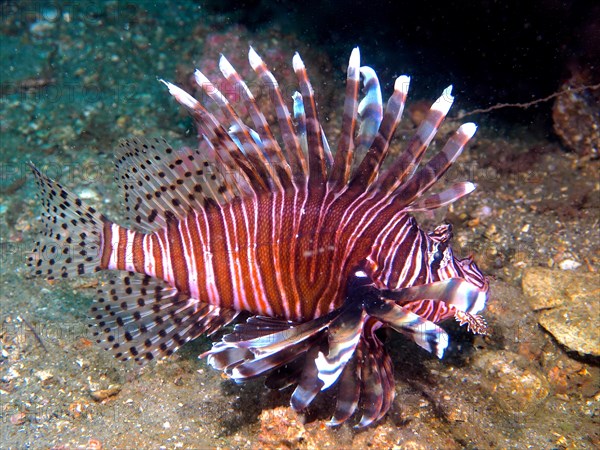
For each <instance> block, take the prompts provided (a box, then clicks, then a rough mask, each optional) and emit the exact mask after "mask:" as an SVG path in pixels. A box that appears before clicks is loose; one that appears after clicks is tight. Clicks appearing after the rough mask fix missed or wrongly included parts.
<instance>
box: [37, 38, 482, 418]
mask: <svg viewBox="0 0 600 450" xmlns="http://www.w3.org/2000/svg"><path fill="white" fill-rule="evenodd" d="M249 59H250V64H251V66H252V68H253V69H254V70H255V71H256V73H257V75H258V77H259V78H260V80H261V81H262V82H263V83H265V84H266V85H268V86H269V88H270V92H271V95H272V102H273V104H274V107H275V113H276V117H277V121H278V127H279V130H280V141H278V140H277V139H276V138H275V136H274V133H273V131H272V130H271V127H270V125H269V124H268V122H267V120H266V118H265V116H264V115H263V113H262V112H261V110H260V109H259V108H258V107H257V105H256V102H255V100H254V97H253V96H252V94H251V92H250V91H249V89H248V88H247V86H246V85H245V83H244V82H243V81H242V80H241V78H240V76H239V75H238V74H237V72H236V71H235V70H234V69H233V67H231V65H230V64H229V63H228V62H227V60H226V59H225V58H224V57H222V58H221V61H220V68H221V71H222V73H223V76H224V77H225V78H226V79H227V81H228V82H230V83H232V84H233V85H234V86H236V88H237V89H239V91H240V93H241V94H242V98H243V102H244V106H245V107H246V108H247V110H248V111H249V114H250V117H251V119H252V122H253V124H254V129H252V128H250V127H248V126H247V125H246V124H245V123H244V122H243V121H242V119H240V117H239V116H238V114H237V113H236V111H235V109H234V108H233V106H232V105H231V104H230V103H229V102H228V100H227V99H226V97H225V96H224V95H223V94H221V92H219V90H218V89H217V87H216V86H214V85H213V84H212V83H210V81H208V79H207V78H206V77H205V76H204V75H203V74H202V73H201V72H199V71H197V72H196V81H197V82H198V84H199V85H200V87H202V89H203V90H204V92H205V93H206V94H207V96H209V97H210V98H211V99H212V101H213V102H214V103H216V105H217V106H218V109H219V113H218V114H220V116H219V117H217V116H216V115H215V114H213V113H211V112H209V110H208V109H206V108H205V107H204V106H203V105H202V104H201V103H200V102H198V101H197V100H196V99H195V98H194V97H192V96H191V95H189V94H187V93H186V92H184V91H183V90H181V89H180V88H178V87H176V86H175V85H173V84H171V83H168V82H164V81H163V83H165V85H166V86H167V87H168V89H169V91H170V93H171V94H172V95H173V96H174V97H175V99H176V100H177V101H178V102H179V103H180V104H182V105H183V106H184V107H185V108H186V109H187V110H188V111H189V112H190V114H191V115H192V116H193V118H194V119H195V121H196V123H197V126H198V128H199V135H200V145H199V146H198V148H197V149H190V148H182V149H179V150H174V149H172V148H171V147H170V146H169V145H168V144H167V143H166V142H164V141H163V140H161V139H153V140H139V139H132V140H129V141H124V142H123V143H122V144H121V147H120V148H119V150H118V152H117V157H116V158H117V161H116V167H117V181H118V182H119V184H120V185H121V186H122V189H123V192H124V197H125V207H126V211H127V214H128V218H129V219H130V223H131V224H132V227H131V229H128V228H125V227H122V226H119V225H117V224H115V223H113V222H111V221H109V220H108V219H107V218H106V217H104V216H103V215H101V214H99V213H98V212H97V211H95V210H94V209H93V208H92V207H89V206H87V205H85V204H84V203H83V202H82V201H81V200H80V199H78V198H77V197H75V196H74V195H73V194H71V193H69V192H67V191H66V190H65V189H64V188H63V187H62V186H61V185H60V184H58V183H57V182H55V181H53V180H50V179H49V178H47V177H45V176H44V175H42V174H41V173H40V172H39V171H38V170H37V169H36V168H35V167H33V166H32V168H33V171H34V173H35V175H36V178H37V181H38V184H39V186H40V189H41V193H42V198H43V204H44V206H45V210H46V211H45V213H44V214H43V216H42V217H43V220H44V222H45V224H46V231H45V233H44V234H45V237H44V238H43V239H42V241H41V242H40V243H39V244H38V246H37V248H36V249H35V250H34V252H33V255H32V256H31V257H30V265H31V266H32V267H34V270H35V271H36V273H37V274H40V275H45V276H47V277H48V278H55V277H62V278H68V277H70V276H73V275H76V274H80V275H81V274H86V273H90V272H97V271H100V270H116V271H121V274H122V276H119V277H113V278H110V279H109V280H108V281H107V282H106V283H105V285H104V286H103V287H102V288H101V289H99V290H98V294H97V297H96V299H95V301H94V304H93V306H92V309H91V310H92V313H91V315H92V317H93V320H94V326H95V328H96V331H95V334H96V336H97V337H98V342H100V343H102V344H103V345H104V346H105V348H106V349H108V350H110V351H112V352H113V353H114V355H115V356H116V357H117V358H119V359H123V360H127V359H129V358H134V359H135V360H137V361H139V362H145V361H148V360H151V359H154V358H155V357H160V356H165V355H170V354H171V353H173V352H174V351H175V350H176V349H177V348H178V347H179V346H181V345H182V344H183V343H185V342H187V341H188V340H190V339H194V338H196V337H197V336H199V335H201V334H211V333H213V332H215V331H217V330H218V329H220V328H221V327H222V326H224V325H226V324H228V323H229V322H231V321H232V320H233V319H234V318H235V317H236V316H237V315H238V313H240V312H242V311H246V312H248V313H250V315H251V317H250V318H249V319H247V320H246V321H245V322H244V323H238V324H237V325H236V326H235V328H234V330H233V332H232V333H231V334H228V335H226V336H224V337H223V338H222V340H221V341H220V342H218V343H216V344H214V345H213V348H212V349H211V350H209V351H208V352H206V353H205V355H204V356H207V357H208V361H209V363H210V364H211V365H212V366H213V367H215V368H217V369H221V370H224V371H225V373H226V374H228V375H229V376H230V377H232V378H233V379H235V380H236V381H242V380H246V379H250V378H253V377H256V376H259V375H263V374H264V375H267V381H266V384H267V385H268V386H269V387H272V388H284V387H287V386H290V385H296V388H295V390H294V393H293V395H292V401H291V403H292V406H293V407H294V408H295V409H297V410H303V409H305V408H306V407H307V406H308V405H309V404H310V403H311V402H312V400H313V399H314V397H315V396H316V395H317V394H318V393H319V392H320V391H322V390H325V389H327V388H329V387H331V386H333V385H336V386H337V389H338V391H337V406H336V410H335V413H334V415H333V418H332V420H331V422H330V424H333V425H335V424H339V423H342V422H344V421H345V420H346V419H348V418H349V417H350V416H352V415H353V414H354V413H355V411H356V410H357V409H358V407H359V405H360V406H361V407H362V411H363V416H362V419H361V421H360V424H359V425H360V426H365V425H368V424H370V423H372V422H373V421H375V420H378V419H380V418H381V417H383V415H384V414H385V413H386V412H387V410H388V409H389V408H390V406H391V404H392V400H393V397H394V381H393V366H392V362H391V360H390V358H389V356H388V355H387V353H386V351H385V348H384V347H383V344H382V342H381V341H380V339H379V338H378V336H377V334H376V333H375V332H376V330H377V329H379V328H380V327H391V328H393V329H395V330H397V331H399V332H401V333H403V334H405V335H407V336H408V337H410V338H411V339H413V340H414V341H415V342H416V343H417V344H418V345H419V346H421V347H423V348H424V349H426V350H428V351H430V352H433V353H435V354H436V355H437V356H439V357H441V356H442V355H443V352H444V349H445V348H446V346H447V344H448V338H447V335H446V333H445V332H444V330H443V329H441V328H440V327H438V326H437V325H436V323H437V322H440V321H443V320H445V319H448V318H452V317H454V318H456V319H457V320H459V321H460V322H461V324H464V323H467V324H468V326H469V329H470V330H472V331H474V332H478V333H483V332H485V322H484V321H483V319H481V318H480V317H479V316H477V315H476V314H477V313H478V312H479V311H480V310H481V309H483V307H484V305H485V301H486V298H487V294H488V285H487V281H486V280H485V277H484V276H483V275H482V274H481V272H480V271H479V270H478V268H477V267H476V265H475V264H474V263H473V262H472V260H471V259H470V258H467V259H462V260H461V259H457V258H455V257H454V256H453V254H452V251H451V249H450V246H449V240H450V238H451V229H450V227H449V226H448V225H443V226H440V227H438V228H437V229H436V230H434V231H433V232H429V233H427V232H425V231H423V230H421V229H420V228H419V227H418V225H417V224H416V222H415V220H414V219H413V218H412V217H411V215H410V213H411V212H412V211H419V210H430V209H435V208H438V207H440V206H443V205H446V204H448V203H450V202H452V201H454V200H456V199H458V198H460V197H462V196H463V195H465V194H468V193H469V192H471V191H472V190H473V189H474V185H473V184H471V183H467V182H465V183H457V184H455V185H454V186H451V187H450V188H448V189H447V190H445V191H442V192H441V193H437V194H428V195H424V194H425V193H426V191H428V190H429V188H430V187H431V186H432V185H433V184H435V182H436V181H437V180H438V179H439V178H440V177H441V176H442V175H443V173H444V172H445V171H446V170H447V169H448V168H449V167H450V165H451V164H452V163H453V161H454V160H455V159H456V158H457V157H458V156H459V154H460V152H461V151H462V149H463V147H464V145H465V144H466V143H467V141H468V140H469V139H470V138H471V136H472V135H473V133H474V132H475V126H474V125H473V124H464V125H462V126H461V127H460V128H459V129H458V131H457V132H456V133H455V134H454V135H453V136H452V137H451V138H450V139H449V141H448V142H447V144H446V145H445V146H444V148H443V149H442V150H441V151H440V152H439V153H438V154H437V155H435V156H434V157H433V158H432V159H431V160H430V161H429V162H428V163H427V164H425V165H424V166H423V167H422V168H420V169H418V165H419V162H420V160H421V158H422V156H423V153H424V151H425V150H426V148H427V146H428V144H429V143H430V141H431V139H432V138H433V136H434V135H435V132H436V130H437V128H438V126H439V124H440V123H441V121H442V120H443V118H444V116H445V115H446V113H447V112H448V109H449V108H450V105H451V102H452V97H451V96H450V88H448V89H447V90H446V91H444V95H442V97H440V99H438V101H437V102H435V103H434V105H433V106H432V108H431V110H430V112H429V114H428V116H427V118H426V119H425V121H424V122H423V123H422V125H421V126H420V127H419V128H418V130H417V131H416V134H415V136H414V137H413V138H412V139H411V140H410V141H409V142H408V143H407V144H406V147H405V149H404V151H403V153H402V154H401V155H400V156H398V157H396V158H395V160H393V161H391V163H390V164H389V166H388V168H387V169H385V170H383V169H382V168H381V166H382V163H383V162H384V160H385V159H386V156H387V154H388V150H389V146H390V141H391V139H392V136H393V134H394V131H395V128H396V126H397V124H398V122H399V120H400V116H401V114H402V110H403V108H404V102H405V100H406V95H407V90H408V82H409V79H408V77H405V76H402V77H399V78H398V79H397V81H396V83H395V86H394V93H393V95H392V96H391V97H390V99H389V100H388V102H387V105H386V107H385V108H384V107H383V105H382V100H381V92H380V87H379V82H378V80H377V76H376V75H375V72H374V71H373V70H372V69H371V68H369V67H360V63H359V53H358V49H355V50H354V51H353V52H352V55H351V58H350V63H349V66H348V79H347V86H346V99H345V103H344V116H343V122H342V133H341V138H340V141H339V143H338V146H337V151H336V152H335V154H334V155H332V153H331V151H330V149H329V145H328V143H327V140H326V138H325V136H324V134H323V131H322V129H321V125H320V124H319V121H318V119H317V114H316V104H315V100H314V96H313V90H312V87H311V85H310V82H309V80H308V77H307V75H306V70H305V68H304V65H303V63H302V60H301V59H300V57H299V56H298V55H297V54H296V56H294V60H293V65H294V70H295V72H296V74H297V76H298V80H299V86H300V92H299V93H296V94H295V95H294V97H293V100H294V103H293V115H292V114H290V112H289V110H288V107H287V105H286V102H285V101H284V99H283V97H282V95H281V93H280V91H279V89H278V86H277V82H276V81H275V78H274V77H273V75H272V74H271V72H270V71H269V70H268V68H267V67H266V65H265V64H264V63H263V61H262V60H261V59H260V57H259V56H258V55H257V54H256V53H255V52H254V50H252V49H250V54H249ZM361 74H362V76H363V85H364V90H365V96H364V98H363V99H362V100H361V101H360V102H359V101H358V92H359V84H360V75H361ZM417 169H418V170H417Z"/></svg>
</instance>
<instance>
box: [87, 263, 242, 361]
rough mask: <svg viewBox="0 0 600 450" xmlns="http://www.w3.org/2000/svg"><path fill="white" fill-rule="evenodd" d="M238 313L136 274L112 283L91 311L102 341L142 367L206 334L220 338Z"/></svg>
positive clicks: (109, 348) (120, 355)
mask: <svg viewBox="0 0 600 450" xmlns="http://www.w3.org/2000/svg"><path fill="white" fill-rule="evenodd" d="M237 314H238V313H237V312H236V311H232V310H226V309H225V310H224V309H222V308H218V307H216V306H213V305H210V304H208V303H204V302H202V301H199V300H196V299H193V298H190V297H189V296H187V295H184V294H181V293H179V292H178V291H177V289H175V288H173V287H170V286H168V285H165V284H164V282H163V281H161V280H157V279H154V278H151V277H148V276H144V277H142V276H139V275H136V274H134V273H128V274H126V275H124V276H123V277H122V278H119V277H118V276H117V277H114V278H111V279H109V280H108V282H107V283H106V284H105V285H104V286H102V287H101V288H100V289H98V292H97V296H96V299H95V301H94V303H93V305H92V307H91V317H92V319H93V320H94V324H92V326H93V327H95V331H94V336H96V339H97V342H98V343H100V344H102V345H104V348H105V349H106V350H110V351H111V352H112V353H113V355H114V356H115V357H116V358H118V359H120V360H123V361H126V360H128V359H131V358H133V359H134V360H135V361H137V362H138V363H140V364H143V363H145V362H148V361H150V360H152V359H155V358H158V357H164V356H168V355H171V354H172V353H173V352H175V351H176V350H177V349H178V348H179V347H181V346H182V345H183V344H185V343H186V342H188V341H189V340H191V339H194V338H196V337H198V336H200V335H201V334H212V333H214V332H215V331H217V330H218V329H219V328H221V327H222V326H224V325H226V324H228V323H229V322H231V321H232V320H233V319H234V318H235V317H236V315H237Z"/></svg>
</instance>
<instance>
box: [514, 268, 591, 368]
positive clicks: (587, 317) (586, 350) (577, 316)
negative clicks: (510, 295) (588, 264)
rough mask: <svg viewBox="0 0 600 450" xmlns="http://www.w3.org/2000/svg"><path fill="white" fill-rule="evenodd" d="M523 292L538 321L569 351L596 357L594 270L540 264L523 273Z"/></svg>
mask: <svg viewBox="0 0 600 450" xmlns="http://www.w3.org/2000/svg"><path fill="white" fill-rule="evenodd" d="M523 292H524V293H525V295H527V296H528V297H529V301H530V305H531V307H532V309H534V310H542V311H541V312H540V313H539V316H538V322H539V324H540V325H541V326H542V327H544V329H545V330H547V331H548V332H549V333H550V334H552V336H554V338H555V339H556V340H557V341H558V342H559V343H560V344H562V345H564V346H565V347H566V348H568V349H569V350H571V351H575V352H578V353H580V354H582V355H592V356H600V330H599V329H598V327H597V323H596V321H597V319H598V317H600V277H599V276H598V274H596V273H580V272H574V271H559V270H552V269H547V268H543V267H533V268H530V269H527V270H526V271H525V272H524V274H523Z"/></svg>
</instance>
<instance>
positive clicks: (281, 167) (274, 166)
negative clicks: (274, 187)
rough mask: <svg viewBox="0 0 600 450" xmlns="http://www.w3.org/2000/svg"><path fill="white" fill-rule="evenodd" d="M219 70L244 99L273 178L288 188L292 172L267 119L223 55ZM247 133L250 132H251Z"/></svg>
mask: <svg viewBox="0 0 600 450" xmlns="http://www.w3.org/2000/svg"><path fill="white" fill-rule="evenodd" d="M219 69H220V70H221V73H222V74H223V76H224V77H225V79H226V80H227V81H228V82H229V83H231V84H232V85H233V86H234V87H235V89H236V92H241V94H242V97H243V99H244V104H245V106H246V108H247V109H248V111H249V112H250V117H251V118H252V121H253V122H254V127H255V128H256V133H257V134H258V136H259V137H260V142H261V143H262V145H263V147H264V148H263V149H261V150H263V152H264V153H265V154H266V157H267V158H268V163H269V167H270V168H271V171H272V172H273V176H274V177H278V178H279V179H280V180H281V183H282V185H283V186H284V187H289V186H290V184H291V182H292V172H291V170H290V166H289V164H288V162H287V160H286V159H285V156H284V154H283V152H282V151H281V148H280V147H279V144H278V143H277V140H276V139H275V136H273V132H272V131H271V127H270V126H269V123H268V122H267V119H266V118H265V116H264V114H263V113H262V111H261V110H260V109H259V108H258V106H257V105H256V101H255V100H254V96H253V95H252V92H250V89H248V86H246V83H244V81H243V80H242V78H241V77H240V75H239V74H238V73H237V71H236V70H235V69H234V68H233V66H232V65H231V64H230V63H229V61H227V58H225V56H223V55H221V59H220V60H219ZM249 131H251V132H252V131H253V130H249ZM252 138H253V140H254V141H256V139H255V138H254V136H252Z"/></svg>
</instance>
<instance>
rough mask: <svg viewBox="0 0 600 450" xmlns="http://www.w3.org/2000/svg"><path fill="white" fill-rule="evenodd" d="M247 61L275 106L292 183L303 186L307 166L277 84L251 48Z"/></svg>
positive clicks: (306, 174)
mask: <svg viewBox="0 0 600 450" xmlns="http://www.w3.org/2000/svg"><path fill="white" fill-rule="evenodd" d="M248 60H249V61H250V65H251V66H252V69H254V71H255V72H256V74H257V75H258V76H259V77H260V79H261V80H262V82H263V83H264V84H265V85H266V87H267V89H269V94H272V97H271V99H272V101H273V103H274V105H275V114H276V115H277V121H278V123H279V130H280V132H281V138H282V140H283V143H284V145H285V149H286V154H287V160H288V162H289V164H290V167H291V168H292V174H293V177H294V182H295V183H296V184H299V185H303V184H304V183H306V177H307V176H308V165H307V163H306V158H304V153H303V152H302V148H301V147H300V141H299V139H298V136H297V135H296V131H295V130H294V126H293V124H292V116H291V115H290V111H289V110H288V107H287V106H286V104H285V101H284V99H283V96H282V95H281V91H280V90H279V84H278V83H277V80H276V79H275V77H274V76H273V74H272V73H271V71H270V70H269V69H268V67H267V65H266V64H265V63H264V62H263V60H262V59H261V57H260V56H259V55H258V53H256V52H255V51H254V49H253V48H252V47H250V51H249V52H248Z"/></svg>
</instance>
